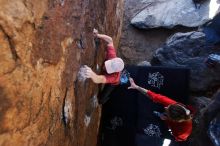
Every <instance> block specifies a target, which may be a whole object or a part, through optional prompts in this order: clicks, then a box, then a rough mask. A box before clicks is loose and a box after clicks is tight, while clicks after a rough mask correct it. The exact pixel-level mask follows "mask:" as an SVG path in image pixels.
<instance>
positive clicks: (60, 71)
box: [0, 0, 123, 146]
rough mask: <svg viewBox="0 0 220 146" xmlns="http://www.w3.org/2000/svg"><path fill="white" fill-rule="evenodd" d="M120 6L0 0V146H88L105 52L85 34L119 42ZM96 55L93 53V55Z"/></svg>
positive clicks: (87, 0)
mask: <svg viewBox="0 0 220 146" xmlns="http://www.w3.org/2000/svg"><path fill="white" fill-rule="evenodd" d="M122 15H123V0H113V1H108V0H44V1H39V0H7V1H5V0H0V49H1V52H0V145H1V146H14V145H17V146H26V145H30V146H37V145H47V146H50V145H51V146H61V145H63V146H67V145H71V146H95V145H96V139H97V132H98V126H99V118H100V106H98V103H97V93H98V86H97V85H94V84H93V83H92V82H91V81H90V80H86V81H83V80H79V79H78V78H77V77H78V71H79V68H80V66H81V65H83V64H87V65H89V66H92V67H93V69H94V68H96V69H97V72H100V67H99V66H101V63H102V61H103V59H104V58H103V57H104V44H103V43H101V44H100V45H99V46H97V47H96V45H95V42H94V39H93V35H92V30H93V28H97V29H98V30H100V32H103V33H106V34H108V35H111V36H113V39H114V42H115V46H116V47H117V45H118V42H119V37H120V35H121V33H120V31H121V27H122V21H121V18H122ZM96 49H99V50H98V51H96Z"/></svg>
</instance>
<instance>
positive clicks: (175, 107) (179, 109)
mask: <svg viewBox="0 0 220 146" xmlns="http://www.w3.org/2000/svg"><path fill="white" fill-rule="evenodd" d="M166 113H167V116H168V117H169V119H171V120H173V121H176V122H183V121H187V120H190V119H192V116H191V114H190V110H188V109H186V108H185V107H184V106H183V105H181V104H178V103H176V104H171V105H169V106H168V107H166Z"/></svg>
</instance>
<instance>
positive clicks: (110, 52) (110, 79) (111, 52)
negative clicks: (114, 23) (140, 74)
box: [104, 46, 120, 85]
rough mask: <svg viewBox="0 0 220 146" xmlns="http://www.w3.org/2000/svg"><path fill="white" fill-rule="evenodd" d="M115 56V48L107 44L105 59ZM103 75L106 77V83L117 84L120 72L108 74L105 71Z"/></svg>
mask: <svg viewBox="0 0 220 146" xmlns="http://www.w3.org/2000/svg"><path fill="white" fill-rule="evenodd" d="M116 57H117V56H116V52H115V48H114V47H113V46H108V47H107V51H106V57H105V59H106V60H109V59H113V58H116ZM104 76H105V78H106V84H112V85H117V84H119V80H120V72H115V73H111V74H108V73H107V72H106V71H105V73H104Z"/></svg>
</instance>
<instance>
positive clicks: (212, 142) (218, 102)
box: [188, 92, 220, 146]
mask: <svg viewBox="0 0 220 146" xmlns="http://www.w3.org/2000/svg"><path fill="white" fill-rule="evenodd" d="M198 99H199V100H194V102H195V103H197V104H195V105H194V106H196V107H197V114H196V115H195V118H194V124H193V129H194V130H193V132H192V135H191V136H190V139H189V144H188V145H189V146H195V145H196V146H216V145H219V129H218V128H219V123H216V122H217V121H219V114H220V92H217V94H215V95H214V97H212V99H213V100H212V101H209V100H208V99H206V98H204V97H203V98H198ZM201 101H202V102H201Z"/></svg>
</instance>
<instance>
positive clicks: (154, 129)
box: [144, 124, 161, 137]
mask: <svg viewBox="0 0 220 146" xmlns="http://www.w3.org/2000/svg"><path fill="white" fill-rule="evenodd" d="M144 133H145V134H146V135H148V136H155V137H160V136H161V132H160V128H159V127H158V126H157V125H154V124H149V125H148V126H147V127H146V128H144Z"/></svg>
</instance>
